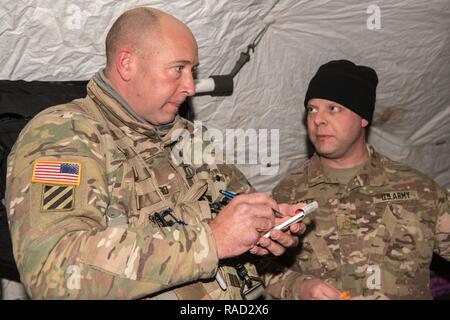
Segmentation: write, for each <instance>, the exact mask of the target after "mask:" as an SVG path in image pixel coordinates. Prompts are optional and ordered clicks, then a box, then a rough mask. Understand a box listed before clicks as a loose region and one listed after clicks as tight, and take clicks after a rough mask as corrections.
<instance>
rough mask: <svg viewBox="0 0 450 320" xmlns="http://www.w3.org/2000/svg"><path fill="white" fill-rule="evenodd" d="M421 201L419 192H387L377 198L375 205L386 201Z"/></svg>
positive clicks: (381, 193)
mask: <svg viewBox="0 0 450 320" xmlns="http://www.w3.org/2000/svg"><path fill="white" fill-rule="evenodd" d="M405 200H419V195H418V193H417V191H387V192H380V193H379V194H377V195H376V196H375V201H374V202H375V203H379V202H386V201H405Z"/></svg>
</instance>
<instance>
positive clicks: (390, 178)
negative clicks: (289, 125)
mask: <svg viewBox="0 0 450 320" xmlns="http://www.w3.org/2000/svg"><path fill="white" fill-rule="evenodd" d="M377 83H378V77H377V74H376V72H375V71H374V70H373V69H372V68H369V67H366V66H359V65H355V64H354V63H353V62H350V61H347V60H339V61H330V62H328V63H326V64H324V65H322V66H321V67H320V68H319V70H318V71H317V73H316V75H315V76H314V77H313V78H312V80H311V82H310V84H309V87H308V90H307V92H306V97H305V101H304V105H305V108H306V112H307V129H308V136H309V139H310V141H311V142H312V144H313V145H314V148H315V154H314V155H313V157H312V158H311V159H309V161H307V162H306V163H305V164H303V165H302V166H300V167H299V168H297V169H295V170H294V171H293V172H291V173H290V174H289V175H288V176H287V177H286V178H284V179H283V180H282V181H281V182H280V183H279V184H278V185H277V186H276V187H275V188H274V190H273V197H274V199H275V200H277V201H282V202H290V203H297V202H299V201H303V202H310V201H314V200H315V201H317V202H318V203H319V209H318V210H317V211H316V212H314V213H313V215H312V216H311V219H312V222H311V224H310V225H309V226H308V228H307V230H306V232H305V236H304V237H303V238H302V239H301V240H300V243H301V244H300V246H299V247H298V248H296V250H294V251H293V252H290V254H289V255H288V256H289V257H286V259H283V261H281V262H280V261H272V262H271V263H269V264H268V265H266V266H264V267H265V268H266V269H267V267H269V266H270V269H268V270H269V274H268V275H267V279H266V280H267V283H268V288H267V291H268V294H269V296H270V297H272V298H288V299H386V298H389V299H430V298H431V295H430V291H429V288H428V286H429V279H430V273H429V265H430V262H431V257H432V254H433V252H435V253H437V254H439V255H441V256H442V257H443V258H445V259H447V260H450V209H449V196H448V194H447V193H446V190H444V189H443V188H441V187H440V186H439V185H438V184H437V183H436V182H434V181H433V180H431V179H430V178H428V177H426V176H425V175H423V174H422V173H420V172H418V171H416V170H414V169H411V168H409V167H407V166H405V165H402V164H400V163H398V162H394V161H392V160H390V159H388V158H387V157H385V156H383V155H381V154H379V153H377V152H376V151H375V150H374V148H373V147H372V146H369V145H366V141H365V131H366V129H367V127H368V126H369V125H370V123H371V121H372V115H373V111H374V106H375V97H376V86H377ZM275 260H277V259H275ZM275 262H277V263H278V265H277V267H278V271H274V270H275V267H274V263H275Z"/></svg>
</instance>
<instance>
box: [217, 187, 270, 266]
mask: <svg viewBox="0 0 450 320" xmlns="http://www.w3.org/2000/svg"><path fill="white" fill-rule="evenodd" d="M272 208H278V205H277V203H276V202H275V200H273V199H272V198H270V197H269V196H267V195H266V194H264V193H252V194H243V195H239V196H237V197H236V198H234V199H233V200H232V201H231V202H230V203H229V204H228V205H227V206H225V207H224V208H223V209H222V210H221V211H220V213H219V214H218V215H217V217H216V218H215V219H214V220H213V221H212V222H211V223H210V227H211V230H212V232H213V235H214V238H215V241H216V246H217V252H218V255H219V259H224V258H231V257H235V256H238V255H240V254H242V253H244V252H246V251H248V250H249V249H250V248H252V247H253V246H254V245H255V244H256V243H257V242H258V240H259V239H260V237H261V234H263V233H265V232H267V231H269V230H270V229H272V228H273V227H274V225H275V217H274V215H273V212H272Z"/></svg>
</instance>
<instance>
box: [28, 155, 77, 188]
mask: <svg viewBox="0 0 450 320" xmlns="http://www.w3.org/2000/svg"><path fill="white" fill-rule="evenodd" d="M80 178H81V162H69V161H51V160H37V161H36V162H35V163H34V167H33V177H32V178H31V181H32V182H44V183H53V184H65V185H77V186H78V185H80Z"/></svg>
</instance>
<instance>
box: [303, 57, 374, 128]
mask: <svg viewBox="0 0 450 320" xmlns="http://www.w3.org/2000/svg"><path fill="white" fill-rule="evenodd" d="M377 84H378V77H377V73H376V72H375V70H373V69H372V68H369V67H366V66H359V65H355V64H354V63H353V62H351V61H348V60H334V61H330V62H328V63H325V64H324V65H322V66H321V67H320V68H319V70H318V71H317V73H316V75H315V76H314V77H313V78H312V79H311V82H310V83H309V86H308V90H307V92H306V96H305V102H304V104H305V108H306V106H307V105H308V101H309V100H310V99H315V98H318V99H326V100H330V101H334V102H337V103H339V104H341V105H343V106H344V107H346V108H348V109H350V110H352V111H353V112H355V113H356V114H358V115H360V116H361V118H363V119H366V120H367V121H368V122H369V125H370V124H371V122H372V115H373V111H374V108H375V100H376V88H377Z"/></svg>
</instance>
